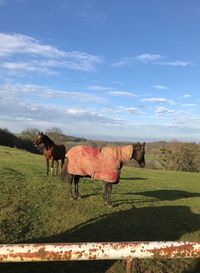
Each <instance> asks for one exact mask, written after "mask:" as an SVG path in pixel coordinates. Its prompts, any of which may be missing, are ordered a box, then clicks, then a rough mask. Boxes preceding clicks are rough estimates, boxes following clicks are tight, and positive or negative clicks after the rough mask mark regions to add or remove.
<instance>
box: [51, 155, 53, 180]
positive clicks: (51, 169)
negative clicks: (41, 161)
mask: <svg viewBox="0 0 200 273" xmlns="http://www.w3.org/2000/svg"><path fill="white" fill-rule="evenodd" d="M53 166H54V158H52V160H51V176H53Z"/></svg>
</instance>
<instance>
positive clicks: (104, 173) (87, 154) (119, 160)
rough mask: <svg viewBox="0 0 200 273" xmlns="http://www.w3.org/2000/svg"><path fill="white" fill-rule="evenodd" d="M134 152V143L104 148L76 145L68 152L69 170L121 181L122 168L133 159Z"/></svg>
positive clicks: (101, 178)
mask: <svg viewBox="0 0 200 273" xmlns="http://www.w3.org/2000/svg"><path fill="white" fill-rule="evenodd" d="M132 153H133V146H132V145H126V146H117V147H104V148H93V147H89V146H76V147H73V148H71V149H70V150H69V151H68V152H67V154H66V157H67V159H68V164H67V171H68V173H70V174H76V175H81V176H90V177H91V178H94V179H100V180H104V181H106V182H111V183H116V182H118V181H119V176H120V169H121V168H122V166H123V164H124V163H125V162H127V161H129V160H130V159H131V157H132Z"/></svg>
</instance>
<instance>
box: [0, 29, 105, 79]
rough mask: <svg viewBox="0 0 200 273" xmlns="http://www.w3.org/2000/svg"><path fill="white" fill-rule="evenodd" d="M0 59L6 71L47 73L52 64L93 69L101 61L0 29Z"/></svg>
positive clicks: (56, 66)
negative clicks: (6, 32)
mask: <svg viewBox="0 0 200 273" xmlns="http://www.w3.org/2000/svg"><path fill="white" fill-rule="evenodd" d="M0 59H1V69H4V70H6V71H15V72H16V71H19V72H21V71H24V72H37V71H39V72H44V73H45V72H46V73H47V74H51V73H50V72H51V70H52V68H58V67H59V68H68V69H72V70H79V71H94V70H95V66H96V65H97V64H100V63H102V62H103V58H102V57H100V56H96V55H91V54H88V53H85V52H80V51H71V52H67V51H63V50H60V49H58V48H56V47H54V46H51V45H47V44H42V43H41V42H40V41H39V40H38V39H35V38H33V37H30V36H26V35H22V34H13V35H11V34H5V33H0ZM21 59H23V62H22V61H21ZM27 68H28V69H27ZM53 73H55V71H53ZM53 73H52V74H53Z"/></svg>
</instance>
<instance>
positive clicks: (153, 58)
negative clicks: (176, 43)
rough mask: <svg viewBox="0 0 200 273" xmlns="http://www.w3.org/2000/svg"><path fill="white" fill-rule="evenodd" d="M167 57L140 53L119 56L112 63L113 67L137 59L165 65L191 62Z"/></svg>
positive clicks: (131, 62) (184, 64) (189, 63)
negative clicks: (132, 55) (130, 55)
mask: <svg viewBox="0 0 200 273" xmlns="http://www.w3.org/2000/svg"><path fill="white" fill-rule="evenodd" d="M167 59H168V58H167V57H165V56H162V55H160V54H152V53H142V54H140V55H137V56H135V57H124V58H121V59H120V60H119V61H118V62H115V63H113V65H112V66H113V67H122V66H130V65H133V64H134V62H135V61H139V62H142V63H148V64H153V65H163V66H164V65H165V66H182V67H184V66H188V65H192V64H193V62H191V61H181V60H175V61H168V60H167Z"/></svg>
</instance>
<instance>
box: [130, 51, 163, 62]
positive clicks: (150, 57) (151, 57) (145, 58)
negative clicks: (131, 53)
mask: <svg viewBox="0 0 200 273" xmlns="http://www.w3.org/2000/svg"><path fill="white" fill-rule="evenodd" d="M135 58H136V59H137V60H139V61H141V62H157V61H159V60H162V59H164V58H165V57H164V56H161V55H159V54H151V53H143V54H141V55H138V56H136V57H135Z"/></svg>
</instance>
